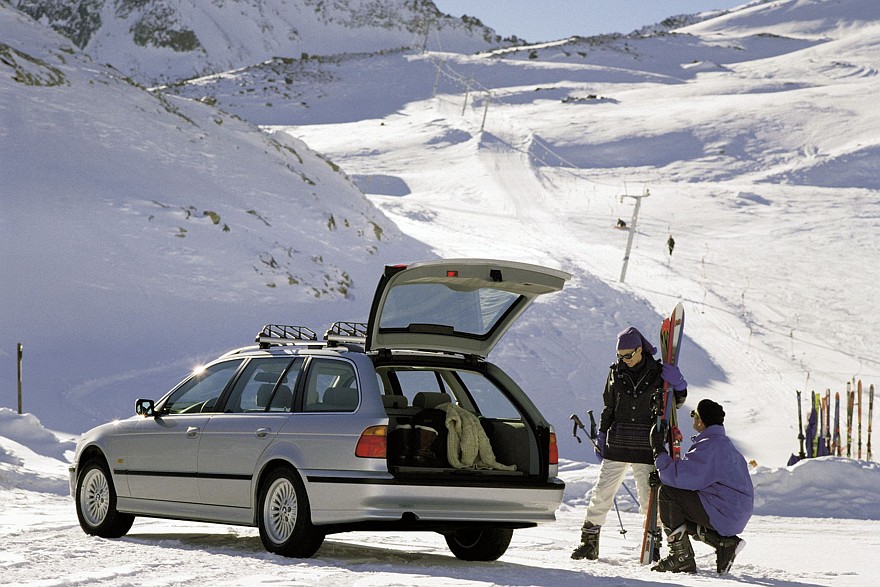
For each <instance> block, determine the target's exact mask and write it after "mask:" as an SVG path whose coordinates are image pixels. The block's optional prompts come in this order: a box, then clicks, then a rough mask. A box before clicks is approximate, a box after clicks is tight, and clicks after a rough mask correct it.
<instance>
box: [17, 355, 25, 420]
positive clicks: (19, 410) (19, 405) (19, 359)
mask: <svg viewBox="0 0 880 587" xmlns="http://www.w3.org/2000/svg"><path fill="white" fill-rule="evenodd" d="M23 350H24V346H23V345H22V344H21V343H18V413H19V415H21V356H22V351H23Z"/></svg>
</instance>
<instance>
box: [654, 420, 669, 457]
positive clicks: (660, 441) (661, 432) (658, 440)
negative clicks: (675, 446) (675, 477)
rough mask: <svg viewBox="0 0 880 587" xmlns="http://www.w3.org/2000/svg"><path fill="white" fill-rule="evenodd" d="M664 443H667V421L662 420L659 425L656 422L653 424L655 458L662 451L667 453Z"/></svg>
mask: <svg viewBox="0 0 880 587" xmlns="http://www.w3.org/2000/svg"><path fill="white" fill-rule="evenodd" d="M664 444H666V423H665V422H662V423H661V424H660V426H659V427H658V426H657V424H654V425H653V426H651V450H652V451H653V452H654V458H655V459H656V458H657V455H659V454H660V453H666V447H665V446H664ZM667 454H668V453H667Z"/></svg>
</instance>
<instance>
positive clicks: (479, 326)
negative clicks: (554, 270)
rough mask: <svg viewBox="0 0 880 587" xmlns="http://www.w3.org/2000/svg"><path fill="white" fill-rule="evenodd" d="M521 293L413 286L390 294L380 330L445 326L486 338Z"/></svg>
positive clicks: (442, 286) (485, 289)
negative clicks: (426, 325)
mask: <svg viewBox="0 0 880 587" xmlns="http://www.w3.org/2000/svg"><path fill="white" fill-rule="evenodd" d="M519 297H520V296H519V294H515V293H511V292H508V291H502V290H498V289H492V288H486V287H483V288H477V289H473V288H469V287H467V285H466V284H457V285H456V287H454V288H453V287H450V286H449V285H447V284H444V283H411V284H406V285H400V286H397V287H395V288H393V289H392V290H391V291H389V292H388V297H387V299H386V301H385V305H384V306H383V308H382V317H381V322H380V323H379V328H380V329H381V330H388V329H407V328H409V327H410V325H418V324H431V325H438V326H446V327H449V328H451V329H453V330H454V331H455V332H458V333H461V334H469V335H473V336H485V335H487V334H489V333H490V332H491V331H492V329H493V328H494V327H495V325H496V324H497V323H498V321H499V320H500V319H501V318H502V317H503V316H504V314H505V313H506V312H507V311H508V310H510V308H511V306H513V305H514V304H515V303H516V301H517V300H518V299H519Z"/></svg>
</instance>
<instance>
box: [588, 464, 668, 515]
mask: <svg viewBox="0 0 880 587" xmlns="http://www.w3.org/2000/svg"><path fill="white" fill-rule="evenodd" d="M630 467H632V470H633V478H634V479H635V481H636V495H638V498H639V513H641V514H642V515H643V516H644V515H646V514H647V513H648V499H649V496H650V494H651V487H650V485H649V484H648V475H650V474H651V472H652V471H653V470H654V465H646V464H643V463H623V462H620V461H611V460H608V459H603V460H602V464H601V465H600V466H599V478H598V479H597V480H596V484H595V485H594V486H593V493H592V495H591V496H590V505H589V506H587V516H586V518H584V524H585V525H586V524H587V523H592V524H593V525H595V526H602V525H604V524H605V518H606V516H607V515H608V510H610V509H611V507H612V506H613V505H614V496H615V495H617V490H618V489H620V484H621V483H623V478H624V477H625V476H626V471H627V469H629V468H630Z"/></svg>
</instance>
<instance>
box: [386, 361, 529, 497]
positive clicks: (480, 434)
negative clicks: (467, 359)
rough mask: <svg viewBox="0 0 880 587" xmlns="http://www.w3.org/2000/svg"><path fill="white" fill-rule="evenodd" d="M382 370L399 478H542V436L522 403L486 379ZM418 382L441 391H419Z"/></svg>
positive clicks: (390, 453) (391, 456)
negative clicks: (538, 436)
mask: <svg viewBox="0 0 880 587" xmlns="http://www.w3.org/2000/svg"><path fill="white" fill-rule="evenodd" d="M378 372H379V374H380V377H381V378H382V379H383V382H384V383H385V384H386V394H385V395H384V396H383V398H382V399H383V403H384V405H385V411H386V413H387V414H388V420H389V423H388V444H387V446H388V448H387V458H388V466H389V469H390V470H391V471H392V473H394V474H395V475H397V476H424V475H440V474H442V475H454V476H455V478H456V479H457V480H463V479H467V478H473V479H475V480H481V479H486V477H516V478H519V479H523V478H525V477H528V476H531V475H538V474H539V459H538V454H537V453H538V449H537V447H538V443H537V440H536V439H535V435H534V434H533V433H532V432H531V431H530V430H529V428H528V425H527V424H526V421H525V419H524V418H523V417H522V416H521V415H520V413H519V409H518V408H517V407H516V405H515V404H514V403H513V402H512V401H511V400H510V399H509V398H508V397H506V395H505V394H504V393H503V392H502V391H501V389H500V388H499V387H498V385H497V384H496V383H494V382H492V381H490V380H489V379H488V378H486V377H485V376H484V375H483V374H481V373H478V372H463V371H459V370H454V369H417V368H410V369H399V368H398V369H393V370H391V369H389V370H382V369H379V370H378ZM413 383H418V384H419V385H420V386H419V387H417V389H425V388H433V389H437V390H438V391H433V390H432V391H414V388H412V387H411V384H413ZM441 390H442V391H441ZM388 391H391V393H388ZM395 392H396V393H395ZM410 398H412V399H410Z"/></svg>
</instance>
